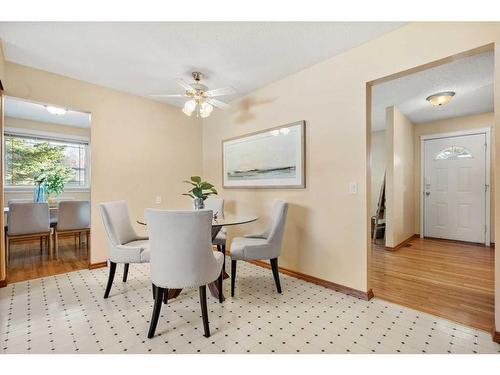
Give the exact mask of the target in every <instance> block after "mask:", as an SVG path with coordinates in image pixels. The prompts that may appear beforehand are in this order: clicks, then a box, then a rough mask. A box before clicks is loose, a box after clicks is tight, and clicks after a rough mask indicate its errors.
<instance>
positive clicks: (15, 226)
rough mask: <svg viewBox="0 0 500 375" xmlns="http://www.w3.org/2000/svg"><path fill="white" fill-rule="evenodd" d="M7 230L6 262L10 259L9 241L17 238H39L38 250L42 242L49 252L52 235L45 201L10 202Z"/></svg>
mask: <svg viewBox="0 0 500 375" xmlns="http://www.w3.org/2000/svg"><path fill="white" fill-rule="evenodd" d="M7 225H8V226H7V232H6V236H5V242H6V256H7V264H8V262H9V260H10V252H11V249H10V247H11V243H12V242H15V241H18V240H25V239H30V238H40V252H41V253H42V252H43V242H44V240H45V247H46V249H47V250H48V251H49V253H50V249H51V248H52V239H51V238H52V237H51V231H50V221H49V205H48V204H47V203H33V202H11V203H9V213H8V214H7Z"/></svg>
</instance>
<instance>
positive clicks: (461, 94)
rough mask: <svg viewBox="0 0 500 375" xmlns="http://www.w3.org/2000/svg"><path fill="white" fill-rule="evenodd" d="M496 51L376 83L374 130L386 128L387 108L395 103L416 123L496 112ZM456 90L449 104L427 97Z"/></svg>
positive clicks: (374, 90)
mask: <svg viewBox="0 0 500 375" xmlns="http://www.w3.org/2000/svg"><path fill="white" fill-rule="evenodd" d="M493 65H494V56H493V52H486V53H482V54H479V55H475V56H471V57H466V58H463V59H459V60H456V61H453V62H451V63H449V64H445V65H441V66H437V67H435V68H432V69H427V70H424V71H421V72H418V73H415V74H411V75H408V76H405V77H402V78H399V79H395V80H392V81H388V82H385V83H382V84H379V85H376V86H374V88H373V92H372V130H373V131H377V130H382V129H384V128H385V108H386V107H390V106H392V105H395V106H396V107H398V108H399V110H400V111H401V112H402V113H404V114H405V116H406V117H408V119H409V120H410V121H412V122H413V123H415V124H418V123H424V122H430V121H437V120H444V119H447V118H453V117H460V116H467V115H472V114H476V113H483V112H491V111H493V69H494V67H493ZM441 91H455V93H456V94H455V96H454V98H453V100H452V101H451V102H450V103H448V104H447V105H444V106H441V107H435V106H432V105H430V104H429V102H427V101H426V100H425V98H427V97H428V96H429V95H432V94H434V93H437V92H441Z"/></svg>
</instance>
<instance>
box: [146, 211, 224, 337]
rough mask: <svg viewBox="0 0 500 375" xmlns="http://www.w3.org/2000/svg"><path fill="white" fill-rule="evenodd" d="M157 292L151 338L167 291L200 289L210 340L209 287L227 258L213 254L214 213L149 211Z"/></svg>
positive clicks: (152, 268)
mask: <svg viewBox="0 0 500 375" xmlns="http://www.w3.org/2000/svg"><path fill="white" fill-rule="evenodd" d="M145 217H146V221H147V223H148V232H149V239H150V242H151V262H150V269H151V281H152V283H153V290H154V291H155V303H154V308H153V315H152V318H151V324H150V327H149V332H148V338H152V337H153V336H154V334H155V331H156V325H157V324H158V318H159V316H160V310H161V305H162V301H163V302H165V300H164V297H165V295H167V293H168V289H183V288H190V287H191V288H192V287H198V288H199V293H200V304H201V312H202V317H203V328H204V331H205V337H210V328H209V323H208V310H207V300H206V285H207V284H209V283H211V282H213V281H215V280H216V279H217V278H218V277H220V275H221V272H222V264H223V261H224V255H223V254H221V253H219V252H213V251H212V241H211V228H212V211H211V210H196V211H164V210H153V209H148V210H146V215H145Z"/></svg>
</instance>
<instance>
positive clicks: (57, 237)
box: [54, 230, 59, 259]
mask: <svg viewBox="0 0 500 375" xmlns="http://www.w3.org/2000/svg"><path fill="white" fill-rule="evenodd" d="M54 254H55V255H54V256H55V258H56V259H58V258H59V236H58V234H57V230H56V231H54Z"/></svg>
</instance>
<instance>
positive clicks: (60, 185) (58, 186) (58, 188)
mask: <svg viewBox="0 0 500 375" xmlns="http://www.w3.org/2000/svg"><path fill="white" fill-rule="evenodd" d="M70 173H71V171H70V170H69V169H68V168H67V167H56V168H53V169H52V170H51V171H48V172H42V173H40V174H39V175H38V176H37V177H36V178H35V183H36V184H37V185H38V186H43V187H44V193H45V194H46V200H47V201H48V202H49V204H50V203H51V201H52V198H53V197H54V196H58V195H59V194H61V193H62V192H63V191H64V185H65V184H66V182H68V180H69V178H70Z"/></svg>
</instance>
